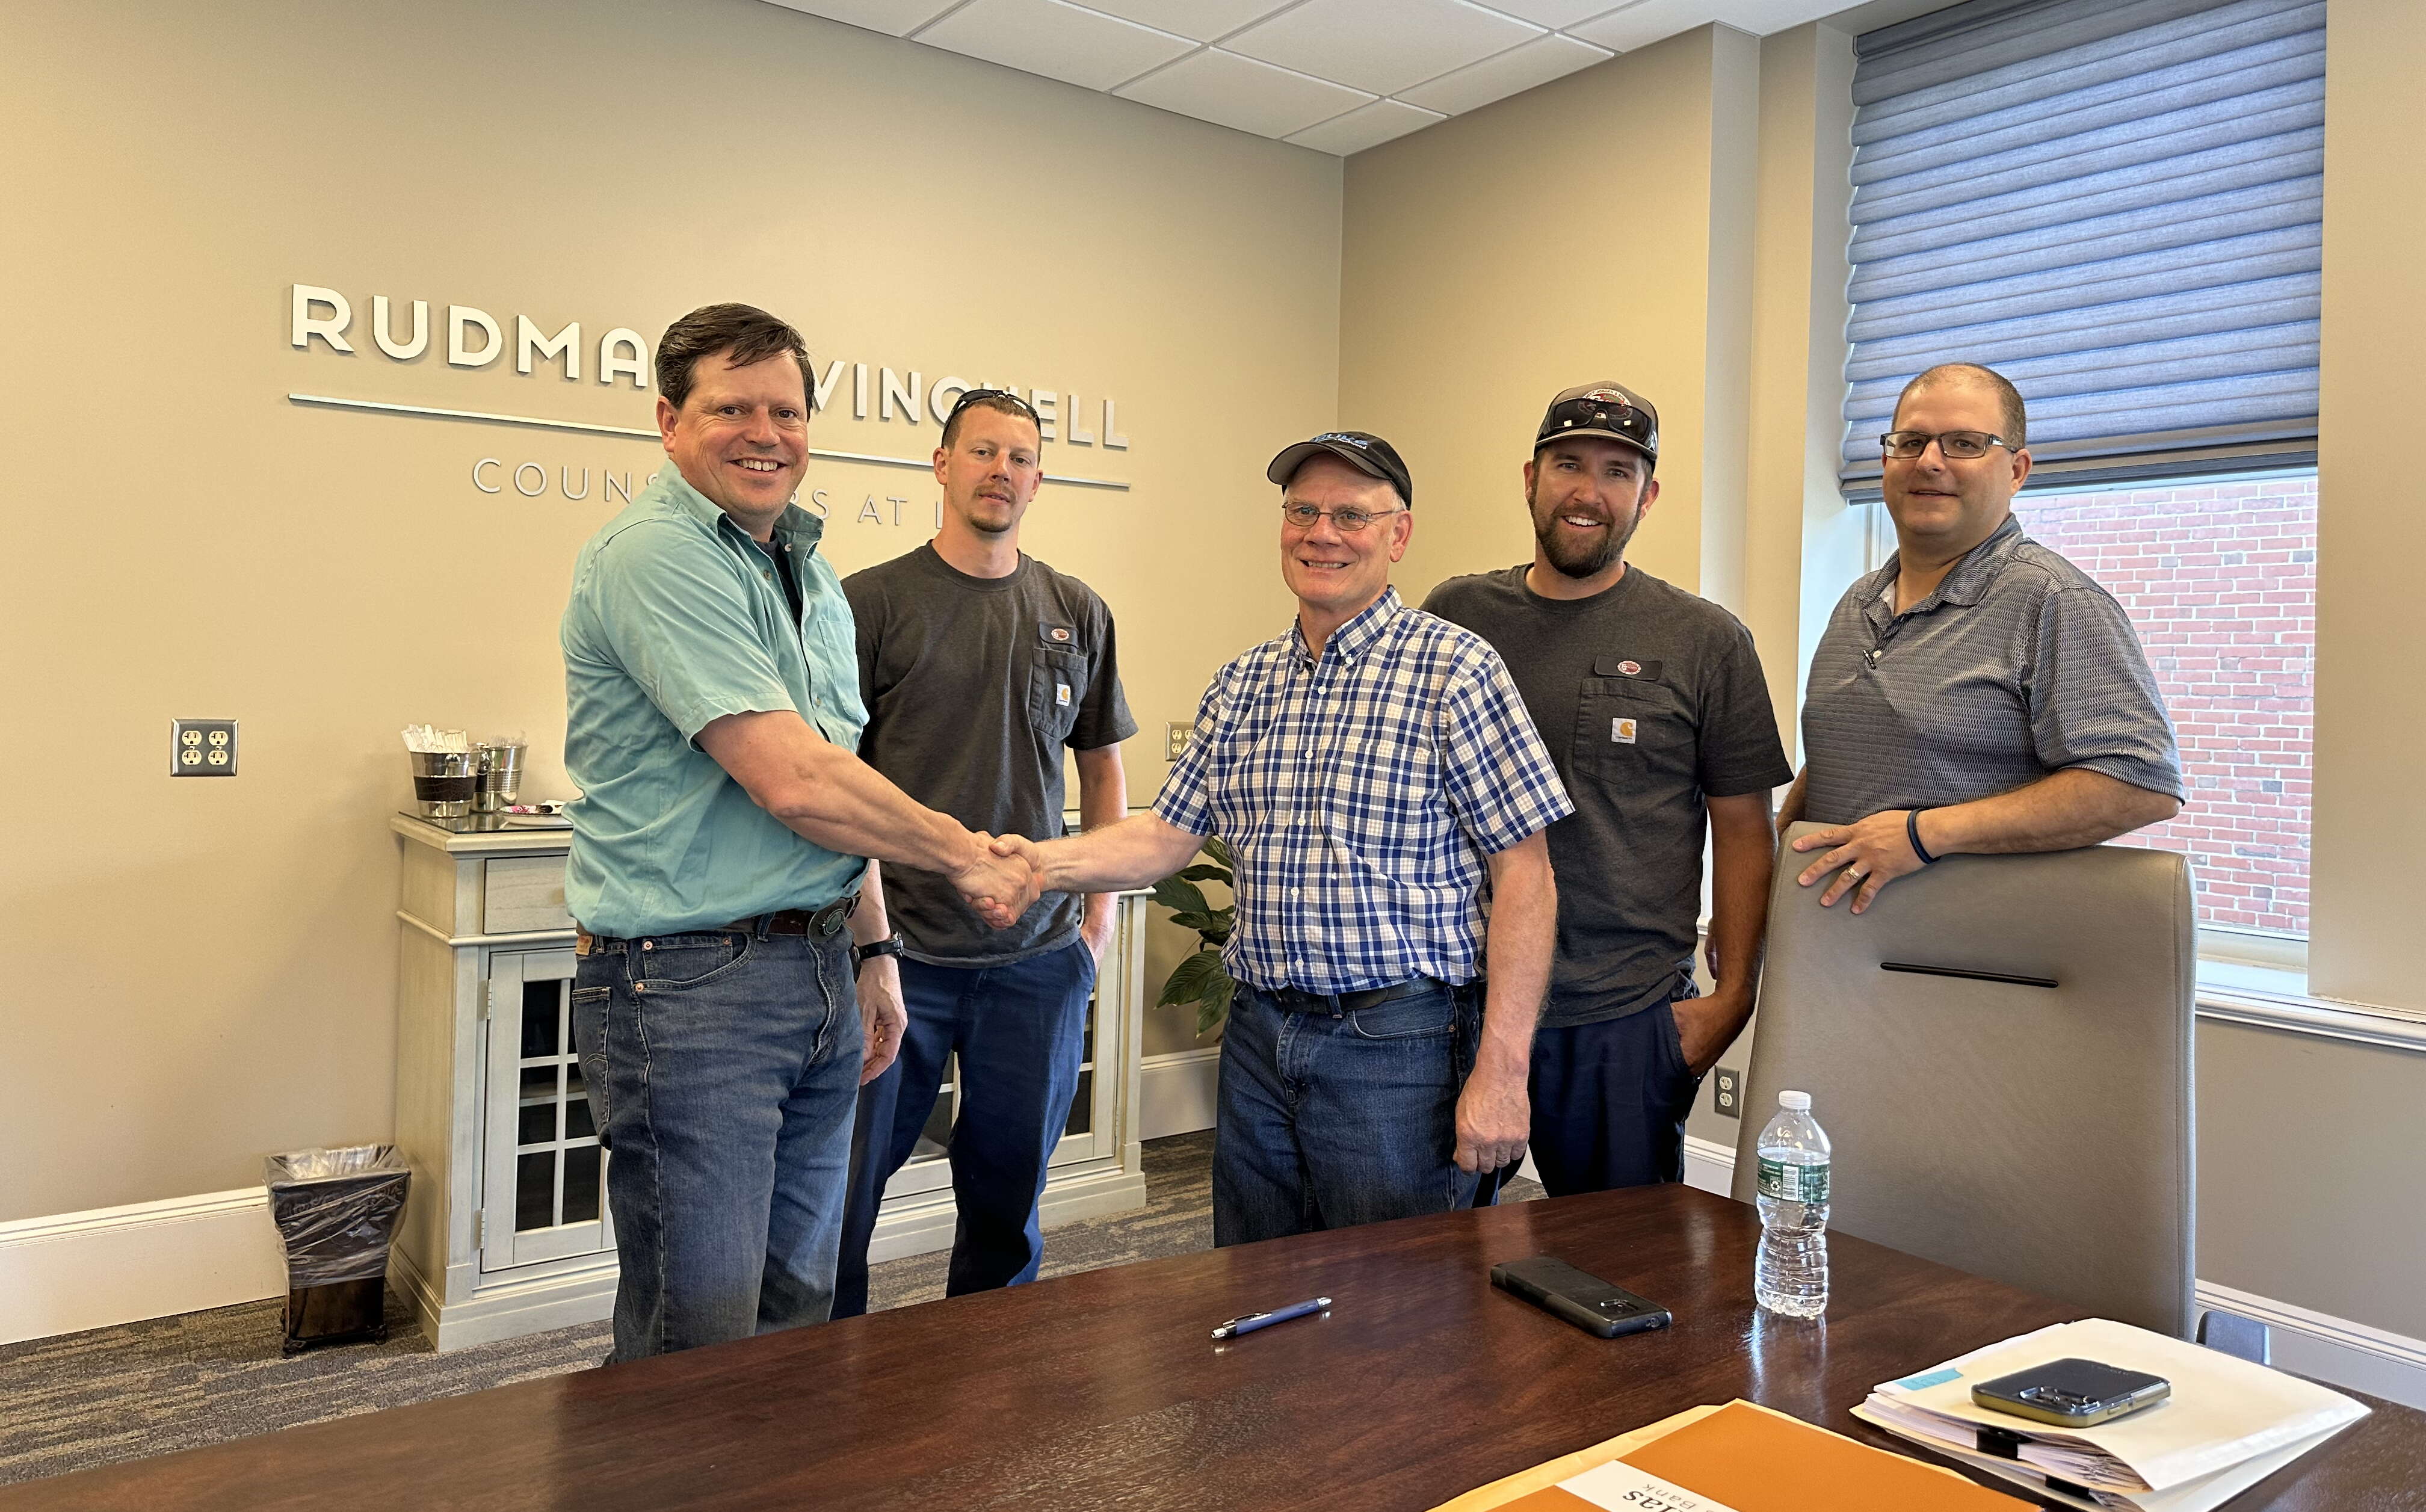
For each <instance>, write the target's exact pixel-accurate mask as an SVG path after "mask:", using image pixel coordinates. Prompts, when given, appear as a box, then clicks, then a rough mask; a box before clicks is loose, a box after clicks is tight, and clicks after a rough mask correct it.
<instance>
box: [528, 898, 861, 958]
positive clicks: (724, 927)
mask: <svg viewBox="0 0 2426 1512" xmlns="http://www.w3.org/2000/svg"><path fill="white" fill-rule="evenodd" d="M858 909H859V894H858V893H844V894H843V895H842V896H841V897H838V898H836V899H834V900H833V902H832V903H829V904H827V905H826V906H825V907H824V908H822V909H776V910H775V911H774V912H772V913H762V914H760V915H758V916H757V917H756V918H754V919H736V920H734V921H733V922H732V923H731V924H720V925H714V926H712V927H709V928H704V929H680V930H668V931H667V933H669V934H686V935H806V936H807V937H808V938H810V939H811V940H831V939H833V937H834V936H835V935H838V934H840V933H842V929H843V925H847V924H849V922H850V916H851V915H852V914H853V913H855V912H857V911H858ZM619 943H621V941H617V940H615V939H613V938H611V937H609V936H606V935H593V934H591V933H590V931H589V930H587V929H584V928H582V927H581V926H580V925H574V927H573V953H574V955H576V956H588V955H590V954H593V953H594V952H596V951H598V950H600V949H602V948H604V947H606V946H609V945H614V944H619Z"/></svg>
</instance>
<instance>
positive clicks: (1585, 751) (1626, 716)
mask: <svg viewBox="0 0 2426 1512" xmlns="http://www.w3.org/2000/svg"><path fill="white" fill-rule="evenodd" d="M1625 665H1629V666H1630V665H1633V664H1631V663H1628V664H1625ZM1593 672H1594V674H1595V675H1593V676H1592V677H1587V678H1585V679H1584V680H1583V685H1582V686H1581V687H1580V688H1579V689H1578V690H1577V700H1576V733H1575V746H1574V752H1573V754H1574V761H1575V765H1576V769H1577V771H1578V772H1593V773H1597V774H1601V775H1604V776H1616V775H1622V774H1625V773H1630V772H1639V771H1644V770H1651V769H1658V768H1664V767H1666V766H1669V765H1672V764H1674V763H1675V762H1676V761H1677V760H1679V759H1680V758H1681V759H1682V760H1683V761H1684V762H1685V763H1686V764H1688V765H1690V764H1691V761H1692V752H1693V719H1692V711H1691V709H1690V707H1689V706H1688V705H1687V704H1686V702H1685V699H1684V696H1683V694H1681V693H1680V692H1678V690H1676V689H1675V688H1673V687H1670V686H1669V685H1668V684H1665V683H1660V682H1656V681H1654V678H1656V677H1657V675H1658V671H1657V668H1656V667H1645V668H1642V671H1640V672H1637V673H1635V674H1633V675H1627V674H1625V673H1616V675H1613V676H1609V675H1600V674H1602V673H1605V672H1615V668H1614V667H1608V668H1604V667H1602V666H1601V665H1600V664H1597V663H1595V664H1594V666H1593Z"/></svg>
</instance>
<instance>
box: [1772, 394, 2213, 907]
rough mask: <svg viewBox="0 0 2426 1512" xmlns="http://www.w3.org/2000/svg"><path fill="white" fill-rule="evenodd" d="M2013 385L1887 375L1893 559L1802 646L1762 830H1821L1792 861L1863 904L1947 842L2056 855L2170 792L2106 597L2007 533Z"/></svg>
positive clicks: (2144, 665)
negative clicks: (1788, 784) (1797, 736)
mask: <svg viewBox="0 0 2426 1512" xmlns="http://www.w3.org/2000/svg"><path fill="white" fill-rule="evenodd" d="M2027 425H2028V417H2027V415H2026V414H2025V413H2024V410H2023V407H2022V396H2021V394H2018V393H2016V392H2014V386H2013V385H2012V384H2011V383H2009V382H2007V381H2006V380H2005V379H2004V378H2003V377H2002V376H2000V375H1998V374H1997V373H1995V372H1992V371H1990V370H1989V369H1987V368H1984V367H1980V366H1976V365H1974V364H1971V363H1967V362H1949V363H1946V364H1944V365H1942V366H1938V367H1933V368H1931V369H1930V370H1929V371H1927V372H1925V373H1923V374H1921V375H1920V376H1919V377H1918V378H1914V379H1913V380H1912V381H1911V382H1910V383H1908V384H1906V385H1905V386H1904V391H1903V394H1902V395H1901V396H1900V397H1899V398H1898V399H1897V400H1896V408H1895V420H1894V427H1895V428H1894V429H1892V430H1890V431H1889V432H1888V433H1887V434H1886V435H1885V436H1884V437H1883V438H1881V448H1880V449H1881V451H1882V452H1883V453H1884V477H1883V478H1882V479H1881V488H1882V490H1883V491H1884V494H1885V496H1886V507H1887V513H1888V514H1889V515H1890V516H1892V517H1893V518H1894V520H1895V527H1896V554H1895V555H1894V556H1893V557H1891V558H1890V559H1889V560H1888V562H1887V564H1886V566H1884V567H1883V568H1881V569H1879V570H1878V571H1875V572H1872V573H1870V574H1869V575H1868V576H1867V577H1865V578H1863V579H1861V580H1860V581H1859V582H1857V583H1855V584H1854V585H1853V586H1852V588H1851V589H1849V590H1847V592H1846V594H1845V597H1844V598H1843V600H1842V601H1840V602H1839V603H1837V605H1836V612H1835V613H1834V614H1833V615H1831V616H1830V617H1829V620H1828V629H1827V632H1826V633H1825V634H1824V635H1821V636H1820V645H1819V647H1818V649H1817V650H1816V651H1814V652H1813V654H1812V657H1811V681H1810V684H1809V687H1808V689H1807V691H1806V693H1805V696H1804V699H1803V775H1802V776H1800V777H1798V778H1796V779H1795V780H1794V790H1793V792H1791V793H1790V794H1788V795H1787V800H1786V802H1785V804H1784V805H1783V806H1782V807H1781V809H1780V811H1779V813H1778V826H1779V828H1784V827H1785V826H1787V825H1789V824H1791V823H1793V822H1794V821H1795V820H1798V819H1810V820H1814V821H1816V822H1818V823H1820V824H1822V825H1826V826H1828V827H1829V828H1825V829H1820V830H1817V831H1815V832H1813V833H1811V834H1807V835H1803V836H1802V837H1801V838H1799V839H1797V840H1796V841H1795V842H1794V848H1795V849H1796V850H1798V851H1802V852H1804V853H1812V852H1817V853H1818V854H1816V855H1813V856H1812V857H1811V861H1810V864H1808V865H1806V866H1805V867H1803V871H1802V873H1801V874H1800V875H1799V876H1798V877H1796V878H1795V880H1796V881H1798V882H1799V883H1801V884H1802V885H1803V886H1804V887H1810V886H1813V885H1814V884H1816V883H1818V882H1819V881H1820V880H1821V879H1822V878H1823V877H1824V878H1829V880H1828V885H1827V887H1826V888H1825V889H1823V890H1822V891H1821V892H1820V904H1821V905H1822V906H1823V907H1825V906H1828V905H1832V904H1834V903H1835V902H1836V900H1837V899H1838V898H1840V897H1843V896H1845V895H1846V894H1847V893H1852V899H1853V902H1852V911H1853V912H1855V913H1859V912H1861V911H1862V910H1863V909H1867V908H1868V907H1869V905H1870V902H1871V900H1872V899H1874V898H1876V897H1877V896H1878V895H1879V890H1880V889H1881V888H1883V887H1884V886H1886V885H1887V884H1888V883H1889V882H1891V881H1893V880H1894V879H1895V878H1897V877H1903V876H1906V875H1908V874H1910V873H1912V872H1917V871H1918V870H1919V869H1920V868H1921V867H1923V866H1926V865H1929V864H1930V863H1932V862H1933V861H1936V859H1937V858H1938V857H1940V856H1945V855H1950V854H1952V853H1953V852H1956V851H1978V852H1988V853H1996V852H2014V851H2040V850H2067V849H2070V848H2071V847H2073V846H2076V845H2094V844H2098V843H2099V842H2100V841H2106V840H2111V839H2113V838H2114V837H2115V836H2117V835H2120V834H2125V833H2127V832H2129V831H2130V830H2133V829H2137V828H2141V827H2143V826H2144V825H2151V824H2158V823H2160V822H2162V821H2164V820H2166V819H2170V818H2172V817H2173V816H2174V815H2175V813H2176V812H2179V811H2180V809H2181V806H2182V804H2181V798H2182V772H2181V760H2180V757H2179V755H2178V754H2177V752H2176V750H2175V743H2174V727H2173V722H2172V720H2171V719H2170V718H2168V717H2167V716H2166V713H2165V702H2164V698H2163V696H2162V695H2161V694H2160V693H2159V691H2158V689H2157V679H2156V676H2155V674H2154V673H2152V672H2151V671H2150V670H2149V669H2148V658H2147V656H2146V655H2145V654H2144V653H2143V651H2141V649H2140V639H2139V636H2137V635H2134V634H2133V633H2132V630H2131V621H2130V619H2129V618H2128V617H2127V616H2126V615H2125V614H2124V612H2123V606H2122V605H2121V604H2119V603H2115V602H2114V596H2113V595H2112V594H2111V593H2108V592H2107V591H2106V590H2105V589H2104V588H2102V587H2098V586H2097V585H2096V584H2095V583H2094V582H2092V581H2091V580H2090V578H2089V577H2088V575H2087V574H2085V573H2083V572H2082V571H2080V570H2079V569H2078V568H2076V567H2074V566H2073V565H2072V564H2071V563H2070V562H2068V561H2066V560H2064V559H2063V557H2062V556H2060V555H2057V554H2056V553H2054V552H2052V551H2049V550H2048V549H2047V548H2046V547H2045V546H2042V545H2040V544H2039V543H2038V542H2036V541H2034V540H2031V539H2030V538H2029V537H2028V536H2025V535H2023V534H2022V527H2021V524H2020V523H2019V522H2018V521H2016V520H2014V509H2013V506H2014V493H2015V492H2016V491H2019V490H2020V488H2021V486H2022V484H2023V481H2024V480H2025V479H2027V478H2028V477H2029V476H2030V451H2029V449H2028V437H2027V435H2026V434H2025V430H2026V426H2027ZM1831 873H1834V874H1835V876H1834V877H1830V876H1829V874H1831Z"/></svg>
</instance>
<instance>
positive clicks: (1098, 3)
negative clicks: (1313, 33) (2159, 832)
mask: <svg viewBox="0 0 2426 1512" xmlns="http://www.w3.org/2000/svg"><path fill="white" fill-rule="evenodd" d="M1293 3H1294V0H1086V5H1087V8H1089V9H1091V10H1102V11H1107V12H1108V13H1110V14H1112V15H1115V16H1119V17H1121V18H1123V19H1124V20H1126V21H1134V22H1137V23H1139V24H1140V25H1146V26H1152V27H1154V28H1156V30H1158V31H1170V32H1177V33H1178V34H1179V35H1180V36H1182V37H1192V38H1194V39H1195V40H1198V41H1200V42H1209V41H1213V40H1217V39H1219V38H1222V37H1227V36H1229V35H1230V34H1231V33H1232V32H1234V31H1237V29H1238V28H1239V27H1241V26H1243V25H1245V24H1247V23H1249V22H1251V21H1261V20H1262V19H1263V18H1264V17H1266V16H1269V15H1270V14H1271V13H1272V12H1273V11H1275V10H1286V8H1288V7H1289V6H1290V5H1291V4H1293ZM1604 3H1606V0H1604Z"/></svg>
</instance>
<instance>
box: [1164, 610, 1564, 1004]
mask: <svg viewBox="0 0 2426 1512" xmlns="http://www.w3.org/2000/svg"><path fill="white" fill-rule="evenodd" d="M1573 808H1574V805H1573V804H1571V803H1570V802H1568V800H1567V793H1566V789H1565V788H1564V787H1563V786H1562V785H1561V783H1560V781H1559V774H1558V769H1557V767H1556V766H1555V765H1554V764H1552V762H1551V760H1550V753H1549V751H1548V750H1547V749H1546V748H1545V747H1544V746H1543V744H1542V737H1541V736H1540V734H1538V733H1537V732H1535V731H1534V729H1533V721H1532V719H1531V718H1530V717H1528V716H1527V715H1526V713H1525V705H1524V701H1523V700H1521V699H1520V698H1519V697H1518V696H1517V693H1516V688H1515V684H1512V683H1511V682H1510V681H1509V678H1508V669H1507V668H1505V667H1503V666H1501V665H1500V661H1499V656H1498V654H1497V653H1496V651H1493V650H1492V649H1491V647H1490V645H1489V644H1488V643H1487V642H1485V641H1484V640H1483V639H1482V637H1481V636H1480V635H1475V634H1474V633H1473V632H1471V631H1467V630H1462V629H1459V628H1458V627H1457V626H1455V625H1452V624H1450V623H1448V621H1447V620H1445V619H1436V618H1434V617H1433V616H1431V615H1428V614H1425V613H1422V612H1421V611H1419V610H1414V609H1409V608H1407V607H1406V605H1405V603H1403V602H1402V601H1401V600H1400V599H1399V592H1398V590H1397V589H1396V588H1390V589H1385V590H1384V591H1383V595H1382V597H1381V598H1380V599H1379V600H1378V601H1376V602H1375V603H1372V604H1371V605H1369V606H1368V607H1367V608H1366V609H1364V610H1362V611H1360V612H1359V613H1358V614H1357V615H1356V616H1355V617H1354V618H1353V619H1350V620H1349V621H1348V622H1347V623H1346V624H1343V625H1341V626H1340V627H1339V628H1338V629H1337V630H1334V631H1333V632H1332V634H1331V635H1330V637H1329V638H1328V639H1327V640H1326V641H1325V642H1324V644H1323V648H1322V655H1321V658H1320V659H1319V660H1317V659H1316V658H1315V657H1314V655H1313V654H1312V652H1311V651H1310V650H1309V648H1308V647H1307V645H1306V642H1305V637H1304V636H1303V635H1302V634H1301V633H1300V632H1299V630H1298V627H1297V626H1296V625H1294V624H1292V625H1291V626H1290V627H1289V630H1288V633H1287V634H1286V635H1282V636H1280V637H1279V638H1277V639H1274V640H1269V641H1266V642H1265V643H1264V644H1263V645H1261V646H1258V647H1256V648H1255V649H1254V650H1253V651H1249V652H1247V653H1246V654H1245V655H1243V656H1241V657H1239V658H1238V659H1237V660H1236V661H1234V662H1232V663H1230V664H1229V665H1228V666H1227V667H1224V668H1221V672H1220V673H1219V674H1218V675H1217V676H1216V677H1215V678H1214V680H1213V685H1212V686H1211V687H1210V688H1208V689H1206V690H1205V699H1204V701H1203V703H1202V704H1201V705H1199V707H1198V709H1197V712H1196V729H1195V733H1194V735H1193V737H1192V738H1191V739H1190V740H1189V745H1188V750H1187V752H1186V753H1185V754H1184V755H1182V756H1181V757H1180V759H1179V761H1178V763H1177V764H1174V765H1173V767H1172V769H1171V776H1170V778H1169V779H1168V780H1166V781H1165V782H1164V783H1163V787H1162V792H1161V793H1160V794H1159V795H1158V796H1156V798H1155V804H1154V809H1155V812H1156V813H1157V814H1159V815H1160V816H1161V817H1162V819H1163V820H1164V822H1166V823H1168V824H1170V825H1172V826H1173V827H1175V828H1180V829H1184V830H1187V831H1188V832H1189V833H1190V834H1196V835H1202V834H1219V835H1221V838H1222V839H1224V840H1226V841H1227V842H1229V844H1230V847H1231V849H1232V850H1233V851H1235V852H1236V853H1237V859H1238V865H1237V883H1236V887H1235V893H1236V895H1237V926H1236V927H1235V928H1234V929H1233V930H1232V931H1231V935H1230V942H1229V944H1228V945H1227V946H1226V947H1225V948H1224V949H1223V951H1222V957H1221V961H1222V966H1223V969H1224V970H1226V971H1227V972H1228V973H1230V975H1231V976H1233V977H1234V978H1236V979H1237V980H1238V981H1241V982H1244V983H1246V984H1248V985H1249V986H1251V987H1256V988H1261V989H1265V990H1267V991H1272V990H1278V989H1284V988H1294V989H1299V990H1301V991H1306V992H1323V993H1331V992H1356V991H1363V990H1366V989H1371V988H1377V987H1388V986H1392V985H1394V984H1396V983H1398V982H1400V981H1403V980H1405V979H1406V978H1408V977H1409V976H1413V975H1415V974H1418V973H1420V974H1422V975H1426V976H1431V977H1435V978H1437V979H1439V980H1441V981H1444V982H1450V983H1462V982H1468V981H1471V980H1473V979H1474V977H1475V975H1476V973H1477V972H1478V970H1479V969H1480V958H1481V947H1482V931H1483V903H1482V893H1483V884H1484V882H1485V880H1486V879H1487V877H1488V876H1489V861H1488V860H1487V858H1489V857H1490V856H1492V855H1495V854H1496V853H1497V852H1499V851H1502V850H1505V849H1507V848H1508V847H1509V846H1511V845H1513V844H1516V843H1517V842H1519V841H1521V840H1524V839H1526V838H1528V836H1531V835H1534V834H1538V833H1539V832H1541V831H1542V830H1543V829H1545V828H1548V827H1549V826H1550V825H1551V824H1553V823H1555V822H1556V821H1558V820H1560V819H1562V818H1564V817H1566V815H1567V814H1568V813H1569V812H1572V811H1573Z"/></svg>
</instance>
